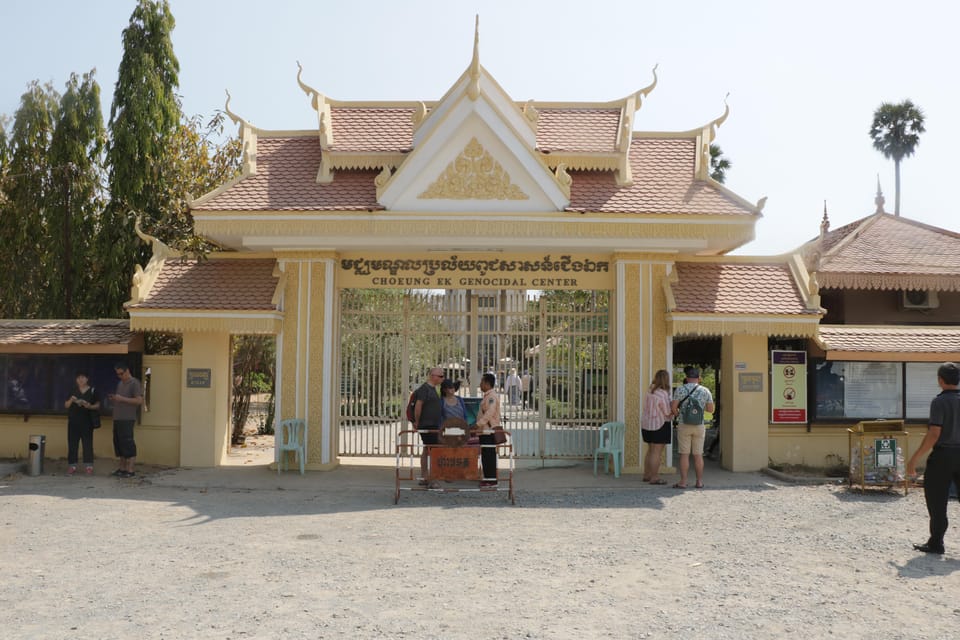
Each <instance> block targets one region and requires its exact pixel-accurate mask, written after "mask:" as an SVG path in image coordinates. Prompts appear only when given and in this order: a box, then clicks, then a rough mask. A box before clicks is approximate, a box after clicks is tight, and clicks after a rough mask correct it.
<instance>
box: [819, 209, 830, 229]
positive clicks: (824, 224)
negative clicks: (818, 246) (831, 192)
mask: <svg viewBox="0 0 960 640" xmlns="http://www.w3.org/2000/svg"><path fill="white" fill-rule="evenodd" d="M829 230H830V218H828V217H827V201H826V200H824V201H823V219H822V220H821V221H820V237H821V238H822V237H824V236H825V235H827V231H829Z"/></svg>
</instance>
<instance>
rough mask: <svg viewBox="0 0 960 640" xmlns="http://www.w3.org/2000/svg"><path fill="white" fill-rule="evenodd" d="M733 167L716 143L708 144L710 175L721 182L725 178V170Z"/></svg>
mask: <svg viewBox="0 0 960 640" xmlns="http://www.w3.org/2000/svg"><path fill="white" fill-rule="evenodd" d="M731 167H733V163H732V162H730V160H729V158H726V157H725V156H724V155H723V149H721V148H720V145H718V144H711V145H710V177H711V178H713V179H714V180H716V181H717V182H719V183H720V184H723V183H724V182H726V180H727V170H728V169H730V168H731Z"/></svg>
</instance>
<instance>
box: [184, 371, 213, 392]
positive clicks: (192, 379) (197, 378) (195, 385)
mask: <svg viewBox="0 0 960 640" xmlns="http://www.w3.org/2000/svg"><path fill="white" fill-rule="evenodd" d="M187 388H188V389H209V388H210V369H187Z"/></svg>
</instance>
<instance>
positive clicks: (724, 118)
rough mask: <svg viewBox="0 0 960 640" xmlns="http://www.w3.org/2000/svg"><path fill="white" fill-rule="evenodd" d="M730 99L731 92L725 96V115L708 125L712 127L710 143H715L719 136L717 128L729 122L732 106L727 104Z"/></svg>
mask: <svg viewBox="0 0 960 640" xmlns="http://www.w3.org/2000/svg"><path fill="white" fill-rule="evenodd" d="M729 97H730V92H729V91H728V92H727V95H725V96H723V115H721V116H720V117H719V118H717V119H716V120H714V121H713V122H711V123H710V124H708V125H707V126H708V127H710V142H713V139H714V138H715V137H716V136H717V128H718V127H720V125H722V124H723V123H724V122H726V121H727V116H729V115H730V105H729V104H727V98H729Z"/></svg>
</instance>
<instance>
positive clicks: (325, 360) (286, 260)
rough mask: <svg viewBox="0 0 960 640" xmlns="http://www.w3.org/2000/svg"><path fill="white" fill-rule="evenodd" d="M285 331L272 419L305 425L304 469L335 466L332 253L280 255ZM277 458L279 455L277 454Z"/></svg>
mask: <svg viewBox="0 0 960 640" xmlns="http://www.w3.org/2000/svg"><path fill="white" fill-rule="evenodd" d="M280 265H281V267H280V268H281V270H282V271H283V273H284V278H285V286H284V292H283V311H284V320H283V330H282V333H281V336H280V338H279V339H278V343H277V358H278V360H279V362H278V367H277V369H278V371H279V372H280V380H279V381H278V384H277V387H278V389H280V398H279V399H278V402H277V407H278V415H277V417H276V420H277V421H278V422H279V420H285V419H287V418H302V419H304V420H305V421H306V424H307V436H306V448H307V468H309V469H313V470H327V469H332V468H334V467H336V465H337V461H336V450H337V449H336V433H335V431H334V428H333V426H334V424H335V423H334V415H333V413H332V400H331V398H332V387H331V385H332V384H333V381H334V378H335V373H336V372H335V369H336V368H335V367H334V366H333V355H334V354H335V353H336V349H335V348H334V335H335V331H334V326H333V319H334V316H335V314H334V313H333V306H334V300H335V298H336V296H335V289H334V278H333V270H334V269H333V267H334V258H333V257H332V255H320V256H318V254H315V253H311V254H299V255H288V256H283V257H281V259H280ZM278 455H279V453H278Z"/></svg>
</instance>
